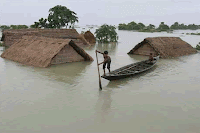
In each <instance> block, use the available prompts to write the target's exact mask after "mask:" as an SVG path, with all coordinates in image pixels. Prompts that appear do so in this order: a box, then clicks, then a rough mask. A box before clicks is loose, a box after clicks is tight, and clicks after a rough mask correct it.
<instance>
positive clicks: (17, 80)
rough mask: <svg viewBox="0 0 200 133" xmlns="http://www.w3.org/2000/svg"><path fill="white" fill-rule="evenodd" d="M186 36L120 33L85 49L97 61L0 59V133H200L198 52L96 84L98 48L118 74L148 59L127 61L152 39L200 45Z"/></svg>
mask: <svg viewBox="0 0 200 133" xmlns="http://www.w3.org/2000/svg"><path fill="white" fill-rule="evenodd" d="M79 31H80V29H79ZM182 32H185V33H187V32H189V31H175V32H174V33H141V32H132V31H118V35H119V43H118V44H109V45H108V44H103V45H96V46H91V47H86V48H84V49H85V50H86V52H88V53H89V54H90V55H91V56H92V57H93V58H94V61H93V62H75V63H67V64H62V65H54V66H51V67H49V68H36V67H31V66H25V65H22V64H19V63H16V62H13V61H9V60H5V59H3V58H0V90H1V91H0V133H16V132H18V133H33V132H39V133H57V132H59V133H60V132H61V133H83V132H84V133H116V132H122V133H149V132H152V133H155V132H158V133H161V132H162V133H200V126H199V125H200V113H199V112H200V67H199V66H200V54H199V53H197V54H193V55H189V56H183V57H179V58H175V59H160V60H159V62H158V63H157V65H156V66H155V67H154V68H153V69H152V70H150V71H148V72H145V73H142V74H139V75H137V76H135V77H130V78H126V79H122V80H118V81H111V82H110V81H108V80H105V79H102V80H101V81H102V87H103V90H102V91H99V86H98V83H99V82H98V81H99V80H98V73H97V66H96V57H95V50H96V49H98V50H101V51H104V50H108V52H109V54H110V56H111V58H112V64H111V69H112V70H113V69H117V68H119V67H121V66H124V65H127V64H130V63H134V62H138V61H141V60H144V59H147V58H148V57H146V56H138V55H127V52H129V51H130V49H132V48H133V47H134V46H135V45H136V44H138V43H139V42H141V41H142V40H143V39H144V38H146V37H157V36H176V37H181V38H182V39H183V40H184V41H186V42H188V43H189V44H191V45H192V46H196V44H198V43H199V42H200V37H199V36H195V35H185V34H182ZM2 50H3V47H0V54H1V53H2V52H3V51H2ZM98 57H99V61H103V58H102V55H98ZM100 68H101V69H100V70H101V74H103V70H102V66H101V67H100Z"/></svg>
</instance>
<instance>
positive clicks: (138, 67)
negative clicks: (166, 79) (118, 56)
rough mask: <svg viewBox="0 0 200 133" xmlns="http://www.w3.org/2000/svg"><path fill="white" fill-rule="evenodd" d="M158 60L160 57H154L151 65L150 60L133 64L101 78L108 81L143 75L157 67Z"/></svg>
mask: <svg viewBox="0 0 200 133" xmlns="http://www.w3.org/2000/svg"><path fill="white" fill-rule="evenodd" d="M158 60H159V56H157V57H154V60H153V61H152V62H151V63H150V62H149V60H144V61H141V62H137V63H132V64H129V65H127V66H124V67H121V68H119V69H116V70H114V71H111V72H110V73H106V74H105V76H101V77H102V78H104V79H107V80H117V79H122V78H126V77H130V76H133V75H135V74H138V73H142V72H144V71H147V70H149V69H151V68H152V67H154V66H155V65H156V63H157V61H158Z"/></svg>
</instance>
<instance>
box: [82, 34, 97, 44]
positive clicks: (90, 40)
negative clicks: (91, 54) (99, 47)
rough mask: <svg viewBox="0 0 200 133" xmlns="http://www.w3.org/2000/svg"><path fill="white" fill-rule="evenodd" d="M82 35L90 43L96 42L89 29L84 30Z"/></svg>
mask: <svg viewBox="0 0 200 133" xmlns="http://www.w3.org/2000/svg"><path fill="white" fill-rule="evenodd" d="M83 36H84V38H85V39H86V40H87V41H88V42H89V43H90V44H93V45H94V44H95V43H96V39H95V37H94V35H93V34H92V33H91V32H90V31H86V32H85V33H84V35H83Z"/></svg>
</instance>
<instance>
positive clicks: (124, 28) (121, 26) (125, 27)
mask: <svg viewBox="0 0 200 133" xmlns="http://www.w3.org/2000/svg"><path fill="white" fill-rule="evenodd" d="M118 29H119V30H128V28H127V25H126V24H119V26H118Z"/></svg>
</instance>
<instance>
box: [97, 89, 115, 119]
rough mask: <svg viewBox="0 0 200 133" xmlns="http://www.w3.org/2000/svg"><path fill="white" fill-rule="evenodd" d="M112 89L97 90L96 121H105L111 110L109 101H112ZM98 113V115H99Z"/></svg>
mask: <svg viewBox="0 0 200 133" xmlns="http://www.w3.org/2000/svg"><path fill="white" fill-rule="evenodd" d="M111 95H112V89H106V90H103V91H99V98H98V100H97V103H96V108H95V109H96V113H97V114H98V115H97V119H96V121H97V122H101V123H105V122H106V119H107V117H109V116H108V114H109V112H110V110H111V103H112V98H111ZM99 114H100V115H99Z"/></svg>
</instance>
